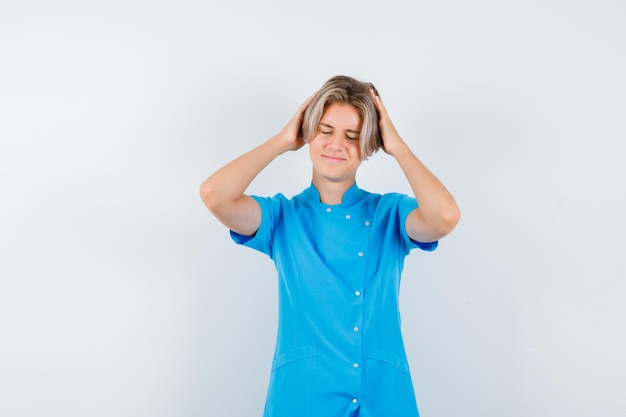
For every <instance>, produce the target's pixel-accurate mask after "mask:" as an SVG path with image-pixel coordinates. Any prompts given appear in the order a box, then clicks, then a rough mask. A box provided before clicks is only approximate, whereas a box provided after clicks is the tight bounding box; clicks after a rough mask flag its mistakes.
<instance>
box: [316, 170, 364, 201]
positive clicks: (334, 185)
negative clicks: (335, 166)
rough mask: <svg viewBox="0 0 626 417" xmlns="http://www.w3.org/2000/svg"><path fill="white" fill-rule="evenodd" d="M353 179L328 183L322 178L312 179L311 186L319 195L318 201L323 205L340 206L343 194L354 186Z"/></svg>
mask: <svg viewBox="0 0 626 417" xmlns="http://www.w3.org/2000/svg"><path fill="white" fill-rule="evenodd" d="M354 182H355V179H354V178H352V179H350V180H346V181H329V180H327V179H324V178H315V177H314V178H313V185H314V186H315V188H316V189H317V192H318V193H319V194H320V201H321V202H322V203H324V204H331V205H333V204H341V202H342V201H341V200H342V197H343V195H344V194H345V192H346V191H347V190H348V189H349V188H350V187H352V186H353V185H354Z"/></svg>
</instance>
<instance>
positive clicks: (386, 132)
mask: <svg viewBox="0 0 626 417" xmlns="http://www.w3.org/2000/svg"><path fill="white" fill-rule="evenodd" d="M370 95H371V96H372V99H373V100H374V104H375V105H376V110H378V126H379V128H380V134H381V136H382V138H383V150H384V151H385V152H386V153H388V154H389V155H391V156H394V155H395V153H396V151H397V150H398V149H399V148H400V147H404V146H406V144H405V143H404V141H403V140H402V138H401V137H400V135H399V134H398V131H397V130H396V127H395V126H394V125H393V123H392V122H391V119H390V118H389V113H387V109H386V108H385V105H384V104H383V102H382V101H381V99H380V97H378V96H377V95H376V93H374V90H372V89H370Z"/></svg>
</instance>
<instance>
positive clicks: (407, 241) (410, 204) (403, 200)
mask: <svg viewBox="0 0 626 417" xmlns="http://www.w3.org/2000/svg"><path fill="white" fill-rule="evenodd" d="M399 196H400V198H399V200H398V217H399V219H400V222H399V225H400V233H401V234H402V240H403V242H404V246H405V248H406V251H407V253H408V252H409V251H410V250H411V249H415V248H419V249H421V250H425V251H429V252H430V251H434V250H435V249H437V246H438V245H439V242H438V241H435V242H417V241H415V240H413V239H411V238H410V237H409V235H408V233H407V232H406V226H405V225H406V219H407V217H409V214H410V213H411V212H412V211H413V210H415V209H416V208H417V207H418V203H417V200H416V199H415V198H414V197H409V196H408V195H404V194H400V195H399Z"/></svg>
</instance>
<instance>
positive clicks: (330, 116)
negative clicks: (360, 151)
mask: <svg viewBox="0 0 626 417" xmlns="http://www.w3.org/2000/svg"><path fill="white" fill-rule="evenodd" d="M320 123H321V124H326V125H330V126H332V127H336V128H345V129H360V126H361V115H360V114H359V111H358V110H357V109H356V107H354V106H353V105H352V104H350V103H343V102H341V103H332V104H329V105H328V106H327V107H326V109H324V113H323V114H322V118H321V119H320Z"/></svg>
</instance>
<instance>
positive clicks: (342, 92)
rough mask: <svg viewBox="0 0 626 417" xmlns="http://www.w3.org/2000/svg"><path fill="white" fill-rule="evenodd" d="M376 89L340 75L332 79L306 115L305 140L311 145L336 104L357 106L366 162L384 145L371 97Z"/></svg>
mask: <svg viewBox="0 0 626 417" xmlns="http://www.w3.org/2000/svg"><path fill="white" fill-rule="evenodd" d="M370 89H372V90H374V93H375V94H376V95H378V91H376V87H374V85H373V84H372V83H367V82H361V81H358V80H355V79H354V78H352V77H347V76H344V75H337V76H335V77H332V78H331V79H329V80H328V81H326V83H324V85H323V86H322V88H321V89H320V90H319V91H318V92H317V95H316V96H315V98H314V99H313V101H312V102H311V104H309V107H307V109H306V111H305V112H304V118H303V120H302V140H304V142H307V143H308V142H310V141H311V139H313V137H314V136H315V133H316V132H317V129H318V125H319V123H320V120H321V118H322V115H323V114H324V110H326V108H327V107H328V106H329V105H330V104H333V103H348V104H351V105H353V106H354V108H355V109H356V110H357V112H358V113H359V115H360V117H361V133H360V135H359V145H360V146H361V156H362V159H364V160H365V159H367V158H368V157H369V156H372V154H374V153H375V152H376V151H378V150H379V149H380V148H381V147H382V145H383V139H382V136H381V134H380V129H379V127H378V112H377V111H376V105H375V104H374V100H373V99H372V96H371V95H370V93H369V90H370Z"/></svg>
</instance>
